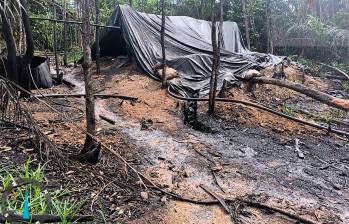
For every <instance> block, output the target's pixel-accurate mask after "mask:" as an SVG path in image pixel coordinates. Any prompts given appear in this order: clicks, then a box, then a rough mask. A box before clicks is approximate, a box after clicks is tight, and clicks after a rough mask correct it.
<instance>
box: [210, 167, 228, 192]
mask: <svg viewBox="0 0 349 224" xmlns="http://www.w3.org/2000/svg"><path fill="white" fill-rule="evenodd" d="M212 175H213V178H214V181H215V183H216V184H217V186H218V187H219V189H220V190H221V191H222V192H223V193H225V190H224V189H223V187H222V186H221V185H220V184H219V182H218V179H217V175H216V172H215V171H213V170H212Z"/></svg>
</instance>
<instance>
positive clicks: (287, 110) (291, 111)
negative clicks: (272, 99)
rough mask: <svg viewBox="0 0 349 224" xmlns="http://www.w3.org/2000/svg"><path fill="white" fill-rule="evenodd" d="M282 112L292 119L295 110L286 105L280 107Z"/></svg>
mask: <svg viewBox="0 0 349 224" xmlns="http://www.w3.org/2000/svg"><path fill="white" fill-rule="evenodd" d="M282 112H283V113H284V114H287V115H289V116H292V117H293V116H295V115H296V111H295V109H294V108H293V107H291V106H290V105H287V104H283V105H282Z"/></svg>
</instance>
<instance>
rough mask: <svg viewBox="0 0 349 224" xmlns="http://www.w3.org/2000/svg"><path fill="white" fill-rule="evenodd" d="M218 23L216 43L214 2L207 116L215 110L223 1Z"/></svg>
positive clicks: (213, 4)
mask: <svg viewBox="0 0 349 224" xmlns="http://www.w3.org/2000/svg"><path fill="white" fill-rule="evenodd" d="M219 4H220V19H219V20H220V21H219V28H218V43H217V32H216V29H217V28H216V27H217V24H216V12H215V1H214V0H213V1H212V34H211V35H212V49H213V58H212V75H211V79H210V92H209V103H208V114H209V115H212V114H213V113H214V109H215V99H216V91H217V79H218V74H219V66H220V51H221V42H222V37H223V34H222V27H223V0H220V3H219Z"/></svg>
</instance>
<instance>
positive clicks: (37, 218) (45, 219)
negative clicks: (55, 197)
mask: <svg viewBox="0 0 349 224" xmlns="http://www.w3.org/2000/svg"><path fill="white" fill-rule="evenodd" d="M26 221H30V222H31V223H36V222H39V223H57V222H59V223H60V222H63V221H68V222H79V223H80V222H91V221H93V216H90V215H83V216H68V217H67V218H66V219H65V220H64V219H63V218H62V217H61V216H56V215H32V216H31V217H30V220H24V219H23V217H22V216H21V215H16V214H9V213H7V214H0V223H22V222H26Z"/></svg>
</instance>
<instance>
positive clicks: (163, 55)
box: [161, 0, 166, 88]
mask: <svg viewBox="0 0 349 224" xmlns="http://www.w3.org/2000/svg"><path fill="white" fill-rule="evenodd" d="M165 23H166V17H165V0H161V50H162V77H161V83H162V88H165V87H166V49H165V25H166V24H165Z"/></svg>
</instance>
